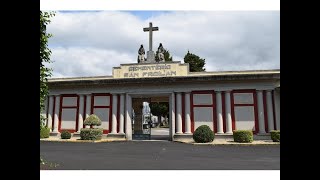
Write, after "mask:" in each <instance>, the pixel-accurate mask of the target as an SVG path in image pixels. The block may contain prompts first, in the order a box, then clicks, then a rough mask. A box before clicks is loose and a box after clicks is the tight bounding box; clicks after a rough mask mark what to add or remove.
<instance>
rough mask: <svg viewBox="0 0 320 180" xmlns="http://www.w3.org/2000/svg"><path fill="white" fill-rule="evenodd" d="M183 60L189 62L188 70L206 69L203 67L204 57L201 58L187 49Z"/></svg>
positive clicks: (198, 70) (199, 70)
mask: <svg viewBox="0 0 320 180" xmlns="http://www.w3.org/2000/svg"><path fill="white" fill-rule="evenodd" d="M184 62H185V63H189V68H190V72H201V71H205V70H206V69H205V68H203V67H204V65H205V64H206V62H205V59H202V58H200V57H199V56H197V55H195V54H192V53H190V52H189V51H188V53H187V54H186V55H185V56H184Z"/></svg>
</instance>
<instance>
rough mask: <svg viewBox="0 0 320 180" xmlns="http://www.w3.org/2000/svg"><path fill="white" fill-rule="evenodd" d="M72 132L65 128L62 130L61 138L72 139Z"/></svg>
mask: <svg viewBox="0 0 320 180" xmlns="http://www.w3.org/2000/svg"><path fill="white" fill-rule="evenodd" d="M70 138H71V133H70V132H69V131H67V130H64V131H62V132H61V139H70Z"/></svg>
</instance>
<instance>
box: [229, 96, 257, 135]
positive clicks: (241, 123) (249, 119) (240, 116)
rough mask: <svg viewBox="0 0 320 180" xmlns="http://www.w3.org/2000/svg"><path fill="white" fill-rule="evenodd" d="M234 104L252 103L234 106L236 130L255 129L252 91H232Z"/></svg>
mask: <svg viewBox="0 0 320 180" xmlns="http://www.w3.org/2000/svg"><path fill="white" fill-rule="evenodd" d="M233 99H234V104H252V106H236V105H235V106H234V118H235V126H236V130H253V131H254V130H255V121H254V120H255V116H254V97H253V93H233Z"/></svg>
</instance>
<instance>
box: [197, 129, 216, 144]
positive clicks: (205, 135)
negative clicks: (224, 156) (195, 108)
mask: <svg viewBox="0 0 320 180" xmlns="http://www.w3.org/2000/svg"><path fill="white" fill-rule="evenodd" d="M213 139H214V133H213V131H212V130H211V129H210V127H209V126H207V125H201V126H199V127H198V128H197V129H196V130H195V131H194V133H193V140H194V141H195V142H197V143H207V142H212V141H213Z"/></svg>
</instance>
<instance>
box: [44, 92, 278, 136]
mask: <svg viewBox="0 0 320 180" xmlns="http://www.w3.org/2000/svg"><path fill="white" fill-rule="evenodd" d="M271 92H272V90H267V92H266V100H267V102H266V104H267V107H266V108H267V114H268V120H267V122H268V123H267V124H268V131H271V130H273V127H274V119H273V105H272V93H271ZM215 93H216V113H217V114H216V115H217V125H216V126H217V133H218V134H223V133H228V134H232V116H231V95H230V93H231V91H225V118H226V120H225V122H226V132H224V131H223V123H224V120H223V112H222V96H221V91H215ZM184 94H185V96H184V98H185V101H184V102H185V103H184V110H185V114H184V116H185V119H184V121H185V132H184V133H185V134H191V133H192V132H191V115H190V113H191V103H190V99H191V98H190V96H191V93H190V92H185V93H184ZM118 95H119V96H120V102H119V103H120V109H119V111H120V112H119V121H118V120H117V113H118V108H117V107H118V106H117V105H118ZM173 95H174V94H172V96H170V99H171V100H170V102H171V103H169V104H170V105H171V107H170V113H169V114H170V118H171V119H172V120H174V121H171V122H173V124H171V127H172V130H173V131H174V130H175V129H176V132H175V133H176V134H183V132H182V106H183V104H182V92H176V93H175V95H176V104H175V101H174V98H173ZM79 96H80V104H79V115H78V116H79V117H78V129H77V132H80V129H81V128H82V127H83V121H84V118H85V117H88V116H89V115H90V111H91V95H90V94H87V95H86V110H85V115H84V112H83V109H84V98H85V96H84V94H81V95H79ZM111 98H112V112H111V113H112V116H111V117H112V118H111V119H110V121H111V124H112V128H111V132H110V133H111V134H123V133H124V128H126V132H127V136H131V135H129V134H130V133H131V127H130V126H131V111H132V107H130V106H131V97H130V96H129V95H128V94H126V96H125V94H112V97H111ZM54 103H55V104H54ZM279 103H280V101H279ZM125 106H126V108H125ZM175 106H176V108H175ZM53 107H55V108H53ZM257 107H258V122H259V133H261V134H263V133H266V132H265V123H264V122H265V119H264V103H263V91H262V90H257ZM59 109H60V95H56V96H55V102H54V96H49V111H48V117H47V118H48V121H47V123H48V124H47V126H48V127H49V128H50V129H52V127H51V126H52V121H53V122H54V125H53V131H52V132H55V133H58V122H59ZM125 109H126V111H125ZM174 109H175V110H174ZM125 117H126V121H127V122H126V127H124V124H125V123H124V120H125ZM278 121H279V120H277V122H276V123H277V129H280V121H279V122H278ZM118 122H119V132H117V123H118ZM174 122H175V123H174ZM278 124H279V125H278ZM175 126H176V128H175ZM109 129H110V128H109ZM175 133H174V132H172V133H171V134H172V135H173V134H175ZM129 139H130V137H129Z"/></svg>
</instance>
